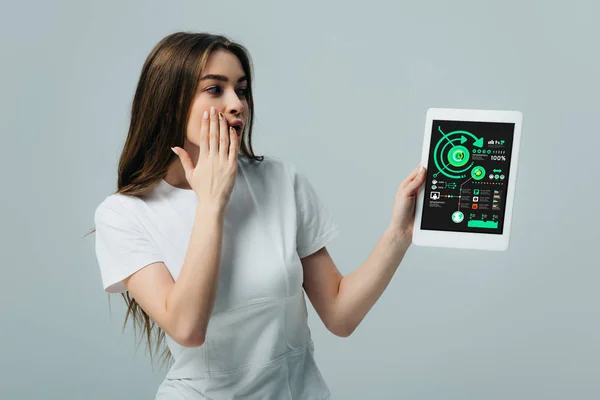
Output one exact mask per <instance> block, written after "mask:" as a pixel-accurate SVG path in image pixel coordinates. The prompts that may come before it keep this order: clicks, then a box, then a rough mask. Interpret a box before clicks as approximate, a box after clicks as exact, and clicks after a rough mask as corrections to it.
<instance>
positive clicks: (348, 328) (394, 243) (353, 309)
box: [335, 229, 411, 335]
mask: <svg viewBox="0 0 600 400" xmlns="http://www.w3.org/2000/svg"><path fill="white" fill-rule="evenodd" d="M410 244H411V237H410V236H408V235H402V234H398V233H396V232H394V231H392V230H390V229H388V230H386V231H385V232H384V234H383V235H382V237H381V239H379V241H378V243H377V245H376V246H375V248H374V249H373V251H372V252H371V254H370V255H369V257H368V258H367V260H366V261H365V262H364V263H363V264H362V265H361V266H360V267H359V268H358V269H356V270H355V271H353V272H352V273H350V274H349V275H347V276H345V277H344V278H342V280H341V282H340V286H339V291H338V295H337V297H336V301H335V303H336V305H335V306H336V312H335V315H336V319H337V321H338V323H339V326H340V327H342V328H340V329H341V330H342V331H343V332H345V333H346V334H348V335H349V334H350V333H351V332H352V331H354V329H356V327H357V326H358V325H359V324H360V322H361V321H362V320H363V318H364V317H365V316H366V315H367V313H368V312H369V310H371V308H372V307H373V305H374V304H375V303H376V302H377V300H378V299H379V297H380V296H381V294H382V293H383V291H384V290H385V289H386V287H387V286H388V284H389V283H390V281H391V279H392V277H393V276H394V273H395V272H396V269H397V268H398V266H399V265H400V262H401V261H402V259H403V258H404V255H405V254H406V251H407V250H408V248H409V246H410Z"/></svg>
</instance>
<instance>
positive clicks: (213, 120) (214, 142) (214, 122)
mask: <svg viewBox="0 0 600 400" xmlns="http://www.w3.org/2000/svg"><path fill="white" fill-rule="evenodd" d="M208 136H209V139H208V153H209V154H211V155H217V154H218V152H219V119H218V117H217V113H216V111H215V108H214V107H211V108H210V128H209V133H208Z"/></svg>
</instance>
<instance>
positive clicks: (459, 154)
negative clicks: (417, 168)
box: [421, 120, 515, 234]
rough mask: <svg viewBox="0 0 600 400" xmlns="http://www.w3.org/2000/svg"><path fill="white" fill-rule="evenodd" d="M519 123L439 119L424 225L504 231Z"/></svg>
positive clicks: (439, 228)
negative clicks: (516, 131)
mask: <svg viewBox="0 0 600 400" xmlns="http://www.w3.org/2000/svg"><path fill="white" fill-rule="evenodd" d="M514 128H515V124H514V123H503V122H470V121H469V122H462V121H440V120H434V121H433V126H432V132H431V143H430V150H429V162H428V166H427V180H426V181H425V198H424V204H423V217H422V220H421V229H424V230H436V231H453V232H474V233H490V234H502V231H503V228H504V216H505V205H506V190H507V188H508V181H509V179H510V158H511V154H512V146H513V137H514Z"/></svg>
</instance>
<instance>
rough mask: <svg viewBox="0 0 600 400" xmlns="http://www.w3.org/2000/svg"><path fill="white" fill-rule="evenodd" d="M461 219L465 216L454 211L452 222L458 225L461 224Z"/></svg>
mask: <svg viewBox="0 0 600 400" xmlns="http://www.w3.org/2000/svg"><path fill="white" fill-rule="evenodd" d="M463 219H465V215H464V214H463V213H462V212H460V211H455V212H454V213H453V214H452V221H453V222H455V223H457V224H460V223H461V222H463Z"/></svg>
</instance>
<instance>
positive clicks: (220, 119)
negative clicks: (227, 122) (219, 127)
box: [219, 111, 225, 121]
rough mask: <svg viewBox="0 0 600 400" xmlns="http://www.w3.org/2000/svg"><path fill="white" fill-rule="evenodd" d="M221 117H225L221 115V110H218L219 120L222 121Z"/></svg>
mask: <svg viewBox="0 0 600 400" xmlns="http://www.w3.org/2000/svg"><path fill="white" fill-rule="evenodd" d="M223 118H225V117H223V113H222V112H221V111H219V121H223Z"/></svg>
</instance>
